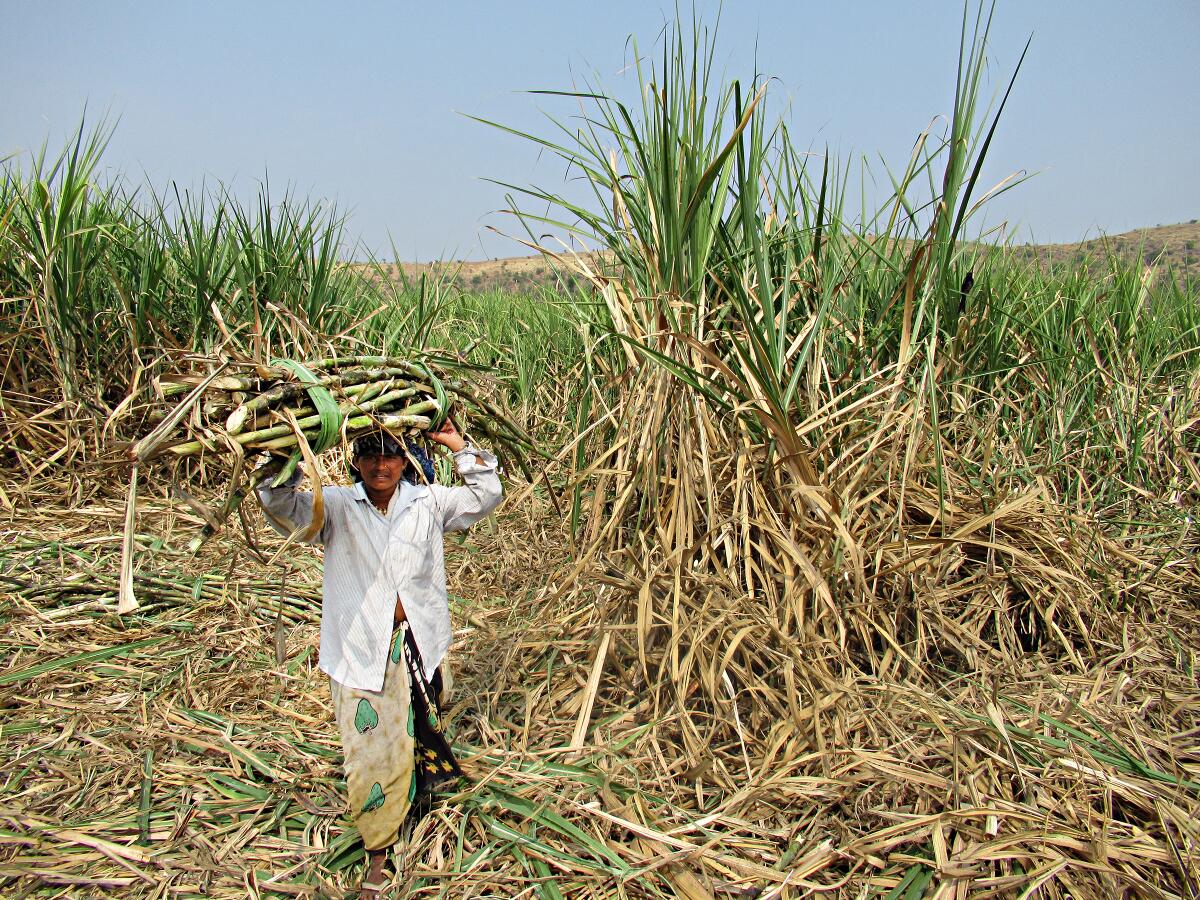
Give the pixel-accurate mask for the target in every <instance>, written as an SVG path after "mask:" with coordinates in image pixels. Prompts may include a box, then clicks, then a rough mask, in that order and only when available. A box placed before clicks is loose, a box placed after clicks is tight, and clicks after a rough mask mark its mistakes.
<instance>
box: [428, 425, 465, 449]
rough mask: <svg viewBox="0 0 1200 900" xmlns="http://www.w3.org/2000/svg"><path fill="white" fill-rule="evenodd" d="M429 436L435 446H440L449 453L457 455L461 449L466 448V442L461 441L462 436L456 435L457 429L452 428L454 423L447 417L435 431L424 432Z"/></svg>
mask: <svg viewBox="0 0 1200 900" xmlns="http://www.w3.org/2000/svg"><path fill="white" fill-rule="evenodd" d="M425 433H426V434H427V435H429V439H430V440H431V441H433V442H434V443H435V444H441V445H442V446H443V447H445V448H446V449H447V450H449V451H450V452H451V453H457V452H458V451H459V450H461V449H462V448H463V447H465V446H467V442H466V441H465V440H463V436H462V435H461V434H459V433H458V429H457V428H455V427H454V423H453V422H452V421H451V420H450V418H449V417H447V418H446V420H445V421H444V422H442V425H441V427H440V428H438V429H437V430H436V431H433V430H432V429H431V430H430V431H427V432H425Z"/></svg>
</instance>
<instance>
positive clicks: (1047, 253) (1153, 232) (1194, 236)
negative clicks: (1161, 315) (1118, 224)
mask: <svg viewBox="0 0 1200 900" xmlns="http://www.w3.org/2000/svg"><path fill="white" fill-rule="evenodd" d="M1013 253H1015V254H1016V255H1017V256H1018V257H1023V258H1025V259H1029V260H1040V261H1042V262H1043V263H1051V264H1057V263H1069V262H1082V261H1084V260H1086V259H1089V258H1090V259H1104V258H1106V257H1107V256H1108V255H1110V254H1111V255H1115V256H1117V257H1118V258H1120V259H1125V260H1128V261H1129V262H1132V263H1135V264H1138V265H1143V266H1149V265H1155V266H1159V267H1161V268H1164V269H1167V268H1169V269H1171V270H1173V271H1174V272H1175V274H1176V276H1177V277H1179V278H1180V279H1184V278H1190V279H1191V280H1192V281H1193V282H1200V224H1198V223H1197V220H1196V219H1192V220H1191V221H1190V222H1186V223H1183V224H1179V225H1159V226H1157V227H1155V228H1139V229H1137V230H1135V231H1126V232H1123V233H1121V234H1113V235H1102V236H1101V237H1098V238H1093V239H1092V240H1089V241H1080V242H1078V243H1075V244H1026V245H1024V246H1014V247H1013Z"/></svg>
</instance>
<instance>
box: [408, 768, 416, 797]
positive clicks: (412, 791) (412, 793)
mask: <svg viewBox="0 0 1200 900" xmlns="http://www.w3.org/2000/svg"><path fill="white" fill-rule="evenodd" d="M416 796H417V773H416V772H413V777H412V781H410V782H409V783H408V802H409V803H412V802H413V798H414V797H416Z"/></svg>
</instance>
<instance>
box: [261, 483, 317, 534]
mask: <svg viewBox="0 0 1200 900" xmlns="http://www.w3.org/2000/svg"><path fill="white" fill-rule="evenodd" d="M303 477H304V473H303V472H301V471H300V470H299V469H297V470H296V471H295V472H294V473H292V477H291V478H289V479H288V480H287V481H285V482H284V483H283V484H281V485H280V486H279V487H271V485H270V483H269V482H268V483H265V484H260V485H259V486H258V488H257V489H256V491H255V492H256V493H257V494H258V500H259V502H260V503H261V504H262V506H263V509H264V510H265V511H266V513H267V521H268V522H270V523H271V527H272V528H274V529H275V530H276V531H278V532H279V533H280V534H282V535H283V536H284V537H290V536H291V535H292V534H294V533H295V532H296V531H297V530H298V529H301V528H307V527H308V525H309V524H310V523H311V522H312V516H313V495H312V493H311V492H309V491H298V490H296V487H297V485H299V484H300V480H301V478H303ZM322 531H323V530H322ZM322 539H323V533H318V534H317V536H316V537H314V538H313V539H312V541H311V543H314V544H320V543H322Z"/></svg>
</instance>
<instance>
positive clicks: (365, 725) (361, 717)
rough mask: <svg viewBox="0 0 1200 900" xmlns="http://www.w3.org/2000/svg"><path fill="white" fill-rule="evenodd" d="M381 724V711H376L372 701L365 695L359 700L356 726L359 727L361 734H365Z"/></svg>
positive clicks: (355, 715) (355, 717)
mask: <svg viewBox="0 0 1200 900" xmlns="http://www.w3.org/2000/svg"><path fill="white" fill-rule="evenodd" d="M378 725H379V713H377V712H375V707H373V706H372V705H371V701H370V700H367V699H366V698H365V697H364V698H361V699H360V700H359V701H358V709H357V710H356V711H355V713H354V727H355V728H357V729H358V733H359V734H365V733H366V732H368V731H370V730H371V729H372V728H376V727H378Z"/></svg>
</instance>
